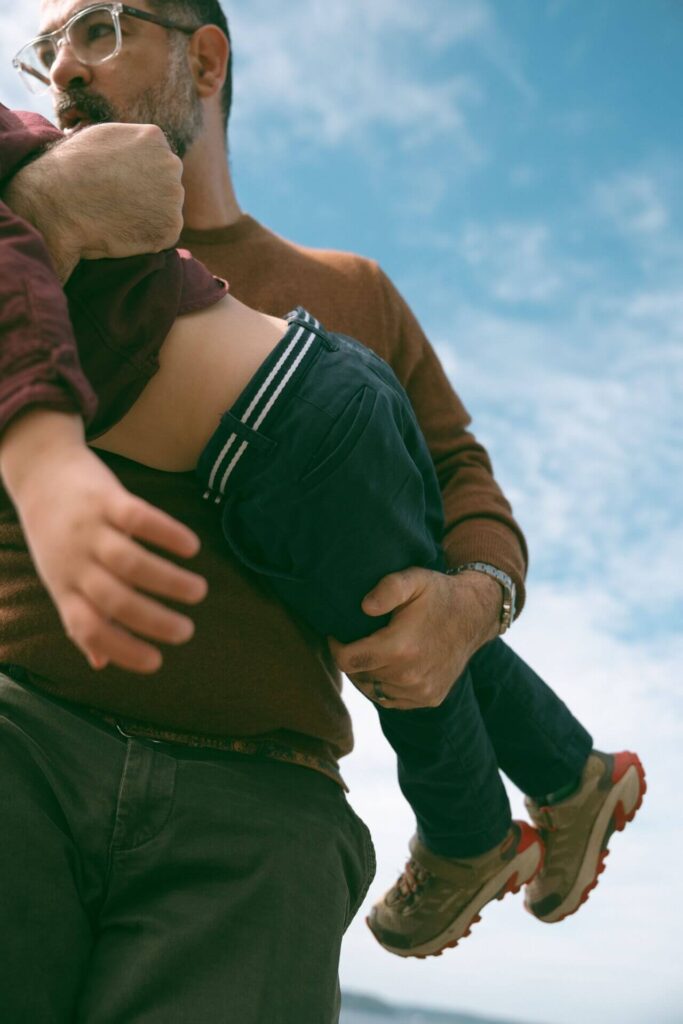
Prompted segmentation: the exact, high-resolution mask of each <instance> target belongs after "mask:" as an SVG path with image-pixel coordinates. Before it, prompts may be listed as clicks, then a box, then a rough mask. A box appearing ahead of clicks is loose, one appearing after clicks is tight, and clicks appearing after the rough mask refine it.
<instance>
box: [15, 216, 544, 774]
mask: <svg viewBox="0 0 683 1024" xmlns="http://www.w3.org/2000/svg"><path fill="white" fill-rule="evenodd" d="M182 241H183V244H184V245H186V246H187V247H188V248H189V249H191V250H192V252H193V254H194V255H195V256H196V257H197V258H198V259H200V260H201V261H202V262H204V263H205V264H206V265H207V266H208V268H209V269H210V270H211V271H212V272H213V273H214V274H216V275H219V276H221V277H224V278H227V279H228V280H229V281H230V288H231V292H232V293H233V294H234V295H235V296H236V297H237V298H239V299H241V300H242V301H244V302H246V303H247V304H249V305H251V306H253V307H254V308H256V309H259V310H262V311H264V312H267V313H271V314H274V315H279V316H283V315H284V314H286V313H287V312H288V311H289V310H290V309H292V308H293V307H295V306H297V305H303V306H305V307H306V308H307V309H309V310H310V311H311V312H312V313H314V315H315V316H316V317H317V318H318V319H319V320H321V322H322V323H323V324H324V325H325V326H326V327H327V328H328V329H330V330H333V331H337V332H342V333H345V334H349V335H351V336H353V337H355V338H358V339H359V340H360V341H362V342H364V343H365V344H366V345H368V346H369V347H371V348H373V349H374V350H375V351H376V352H377V353H378V354H379V355H381V356H382V357H383V358H384V359H386V360H387V362H389V363H390V364H391V366H392V367H393V369H394V371H395V372H396V374H397V376H398V377H399V379H400V380H401V382H402V383H403V385H404V386H405V388H406V390H407V392H408V394H409V396H410V398H411V401H412V403H413V406H414V408H415V411H416V413H417V416H418V419H419V422H420V424H421V426H422V429H423V432H424V434H425V436H426V439H427V442H428V445H429V448H430V451H431V453H432V456H433V458H434V462H435V465H436V469H437V472H438V476H439V480H440V482H441V486H442V492H443V497H444V507H445V518H446V535H445V538H444V547H445V550H446V553H447V557H448V561H449V563H450V564H451V565H459V564H462V563H463V562H469V561H474V560H481V561H486V562H490V563H492V564H493V565H496V566H498V567H499V568H501V569H503V570H505V571H506V572H508V573H509V574H510V575H511V576H512V577H513V578H514V579H515V581H516V583H517V587H518V595H519V607H521V604H522V603H523V597H524V590H523V578H524V571H525V561H526V550H525V546H524V539H523V537H522V534H521V532H520V530H519V527H518V526H517V525H516V523H515V521H514V519H513V518H512V515H511V511H510V507H509V505H508V504H507V502H506V500H505V499H504V497H503V495H502V493H501V492H500V489H499V488H498V486H497V484H496V483H495V481H494V479H493V476H492V472H491V467H490V463H489V460H488V457H487V455H486V452H485V451H484V449H483V448H482V447H481V445H479V444H478V443H477V442H476V440H475V439H474V437H473V436H472V435H471V434H470V433H468V432H467V430H466V427H467V426H468V424H469V417H468V415H467V413H466V411H465V409H464V408H463V406H462V404H461V403H460V401H459V399H458V398H457V396H456V395H455V394H454V392H453V390H452V388H451V386H450V384H449V383H448V381H447V379H446V377H445V374H444V372H443V370H442V368H441V366H440V364H439V362H438V360H437V358H436V356H435V354H434V352H433V350H432V348H431V347H430V345H429V343H428V342H427V340H426V338H425V337H424V334H423V332H422V331H421V329H420V327H419V325H418V323H417V322H416V320H415V318H414V317H413V315H412V313H411V312H410V310H409V309H408V307H407V305H406V304H405V302H404V301H403V299H402V298H401V297H400V295H399V294H398V293H397V291H396V289H395V288H394V287H393V285H392V284H391V282H390V281H389V279H388V278H387V277H386V276H385V275H384V273H383V272H382V271H381V270H380V269H379V267H378V266H377V265H376V264H375V263H373V262H371V261H368V260H364V259H361V258H360V257H358V256H353V255H349V254H345V253H339V252H327V251H325V252H323V251H319V250H312V249H306V248H302V247H300V246H295V245H293V244H291V243H290V242H286V241H285V240H283V239H281V238H279V237H277V236H276V235H274V234H272V233H271V232H269V231H267V230H266V229H265V228H263V227H262V226H261V225H259V224H258V223H257V222H256V221H254V220H253V219H252V218H250V217H248V216H243V217H241V218H240V220H239V221H238V222H237V223H236V224H234V225H232V226H230V227H228V228H223V229H218V230H213V231H187V232H185V234H184V236H183V239H182ZM99 454H100V455H101V457H102V458H103V459H104V461H106V462H107V464H108V465H109V466H110V467H111V468H112V469H113V470H114V472H115V473H116V474H117V476H118V477H119V479H120V480H121V482H122V483H123V484H124V486H125V487H127V488H128V489H129V490H130V491H131V492H133V493H134V494H137V495H139V496H140V497H142V498H144V499H146V500H147V501H149V502H151V503H152V504H153V505H156V506H158V507H160V508H162V509H164V510H165V511H167V512H169V513H170V514H171V515H173V516H175V517H177V518H178V519H181V520H182V521H184V522H185V523H187V524H188V525H189V526H190V527H191V528H192V529H194V530H195V531H196V532H197V533H198V534H199V536H200V537H201V538H202V550H201V552H200V554H199V555H198V556H197V557H196V558H195V559H194V560H193V562H192V564H191V568H192V569H193V570H195V571H197V572H199V573H202V574H203V575H205V576H206V578H207V580H208V583H209V594H208V597H207V598H206V600H205V601H204V602H203V603H202V604H200V605H199V606H197V607H195V608H193V609H192V616H193V618H194V620H195V622H196V633H195V636H194V638H193V639H192V640H191V641H190V643H188V644H185V645H183V646H181V647H169V648H168V649H167V650H166V651H165V654H164V666H163V668H162V670H161V671H160V672H159V673H157V674H156V675H154V676H149V677H148V676H140V675H134V674H132V673H128V672H124V671H122V670H119V669H117V668H113V667H110V668H107V669H105V670H104V671H103V672H99V673H96V672H93V671H92V670H91V669H90V668H89V666H88V665H87V663H86V661H85V660H84V658H83V657H82V656H81V655H80V654H79V653H78V652H77V651H76V649H75V648H74V647H73V646H72V644H71V643H70V642H69V641H68V640H67V639H66V637H65V635H64V631H63V628H62V626H61V624H60V622H59V619H58V616H57V613H56V611H55V609H54V607H53V605H52V603H51V601H50V599H49V597H48V595H47V592H46V591H45V590H44V588H43V587H42V584H41V583H40V581H39V580H38V578H37V576H36V574H35V571H34V569H33V566H32V563H31V560H30V556H29V553H28V551H27V548H26V545H25V542H24V539H23V536H22V533H21V530H20V527H19V525H18V523H17V520H16V516H15V514H14V511H13V509H12V507H11V505H10V503H9V501H8V499H7V496H6V495H5V494H4V492H2V491H1V490H0V624H1V625H0V662H11V663H15V664H19V665H22V666H24V667H25V668H26V669H28V670H29V671H30V673H31V677H30V678H31V679H32V681H33V682H34V684H35V685H38V686H40V687H42V688H43V689H45V690H46V691H48V692H51V693H53V694H55V695H58V696H60V697H62V698H63V699H66V700H68V701H74V702H77V703H78V704H82V705H85V706H87V707H90V708H96V709H100V710H102V711H106V712H110V713H112V714H115V715H116V716H117V718H118V719H119V720H120V721H122V722H123V723H124V725H126V726H127V727H128V728H129V730H130V731H131V732H133V731H135V723H137V725H138V730H137V731H139V732H146V733H147V734H149V735H152V736H158V737H165V738H177V739H181V740H185V741H187V742H191V743H202V744H203V743H207V744H209V745H215V746H222V747H225V748H228V749H236V750H243V751H245V752H250V751H253V752H259V751H260V752H263V753H265V754H266V755H268V756H272V757H278V758H282V759H285V760H295V761H299V762H301V763H305V764H309V765H311V766H312V767H316V768H319V769H321V770H323V771H327V772H329V773H330V774H334V772H335V767H336V761H337V759H338V758H339V757H340V756H342V755H343V754H346V753H348V751H349V750H350V749H351V746H352V734H351V724H350V720H349V717H348V714H347V712H346V709H345V707H344V704H343V702H342V700H341V697H340V681H339V677H338V674H337V673H336V671H335V669H334V667H333V665H332V663H331V661H330V658H329V654H328V652H327V650H326V646H325V645H324V644H323V643H322V642H321V641H320V640H318V638H317V637H315V636H314V635H313V634H312V633H311V631H310V630H308V629H307V628H306V627H305V626H304V625H302V624H301V623H299V622H297V621H295V620H294V619H293V618H292V617H291V616H290V615H289V613H288V612H287V611H286V610H285V609H284V608H283V607H282V606H281V605H280V604H279V603H278V602H277V601H276V600H275V599H274V598H273V597H271V595H270V594H268V593H267V592H266V591H265V590H263V589H262V588H261V587H260V586H259V584H258V582H257V581H255V580H254V579H253V578H252V577H251V576H249V575H248V574H247V573H246V572H245V571H244V570H242V569H241V568H240V566H239V565H237V564H236V563H235V562H234V561H233V560H232V559H231V557H230V555H229V553H228V552H227V548H226V545H225V543H224V541H223V539H222V535H221V532H220V525H219V520H218V518H217V517H216V516H215V512H214V510H213V509H212V507H211V506H210V505H209V504H207V503H206V502H202V501H201V500H199V495H198V492H197V485H196V483H195V479H194V476H193V474H191V473H182V474H173V473H163V472H159V471H156V470H153V469H149V468H147V467H145V466H141V465H139V464H137V463H134V462H130V461H128V460H127V459H123V458H120V457H118V456H113V455H108V454H107V453H104V452H101V453H99ZM55 500H59V496H58V495H55Z"/></svg>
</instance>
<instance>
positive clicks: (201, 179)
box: [183, 133, 242, 231]
mask: <svg viewBox="0 0 683 1024" xmlns="http://www.w3.org/2000/svg"><path fill="white" fill-rule="evenodd" d="M183 186H184V188H185V204H184V206H183V220H184V222H185V227H186V228H190V229H194V230H195V231H204V230H208V229H211V228H224V227H228V226H229V225H230V224H234V223H235V221H236V220H238V219H239V217H240V216H241V214H242V211H241V209H240V207H239V203H238V202H237V197H236V195H235V188H234V185H233V183H232V175H231V173H230V165H229V164H228V154H227V151H226V148H225V146H224V144H223V140H222V138H220V139H219V138H218V137H216V136H213V137H212V136H210V135H209V133H203V134H202V135H201V136H200V137H199V138H198V139H197V141H196V142H195V143H194V144H193V146H192V147H191V148H190V150H189V151H188V153H187V154H186V155H185V159H184V161H183Z"/></svg>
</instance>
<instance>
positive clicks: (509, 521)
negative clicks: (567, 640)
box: [377, 268, 528, 613]
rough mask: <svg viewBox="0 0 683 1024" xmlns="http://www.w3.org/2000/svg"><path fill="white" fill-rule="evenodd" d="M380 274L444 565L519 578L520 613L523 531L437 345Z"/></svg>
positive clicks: (395, 363)
mask: <svg viewBox="0 0 683 1024" xmlns="http://www.w3.org/2000/svg"><path fill="white" fill-rule="evenodd" d="M377 273H378V275H379V284H380V288H381V291H382V293H383V295H384V302H383V307H384V315H385V318H386V324H385V332H386V335H385V336H386V337H387V338H389V339H391V340H390V342H389V343H390V344H391V345H392V346H393V350H392V351H391V352H390V353H389V359H388V361H389V362H390V363H391V365H392V367H393V369H394V371H395V372H396V374H397V376H398V377H399V379H400V380H401V383H402V384H403V386H404V387H405V389H406V391H407V392H408V396H409V397H410V401H411V404H412V406H413V408H414V410H415V413H416V415H417V418H418V421H419V423H420V426H421V428H422V432H423V434H424V436H425V439H426V441H427V445H428V447H429V450H430V452H431V455H432V459H433V461H434V465H435V467H436V472H437V476H438V479H439V484H440V487H441V494H442V498H443V504H444V518H445V533H444V538H443V548H444V551H445V553H446V558H447V561H448V564H449V565H450V566H452V567H454V568H455V567H457V566H459V565H463V564H465V563H467V562H476V561H480V562H488V563H489V564H491V565H495V566H496V567H497V568H499V569H502V570H503V571H504V572H506V573H507V574H508V575H509V576H510V577H511V578H512V579H513V580H514V582H515V584H516V587H517V611H518V613H519V612H520V611H521V609H522V606H523V604H524V598H525V589H524V577H525V574H526V567H527V559H528V555H527V547H526V542H525V539H524V535H523V533H522V531H521V529H520V527H519V525H518V524H517V522H516V521H515V519H514V517H513V515H512V509H511V507H510V504H509V502H508V501H507V499H506V498H505V496H504V494H503V492H502V491H501V489H500V487H499V486H498V484H497V482H496V480H495V478H494V475H493V469H492V466H491V460H490V458H489V456H488V454H487V452H486V450H485V448H484V447H483V446H482V445H481V444H480V443H479V442H478V441H477V439H476V437H475V436H474V434H472V433H471V432H470V430H469V429H468V428H469V426H470V423H471V418H470V416H469V414H468V412H467V410H466V409H465V407H464V405H463V404H462V402H461V401H460V399H459V397H458V396H457V394H456V393H455V391H454V390H453V388H452V387H451V384H450V382H449V380H448V378H447V377H446V374H445V372H444V369H443V367H442V365H441V363H440V361H439V359H438V357H437V355H436V353H435V351H434V349H433V348H432V346H431V345H430V343H429V341H428V340H427V338H426V337H425V334H424V332H423V331H422V328H421V327H420V325H419V323H418V322H417V320H416V318H415V316H414V315H413V313H412V311H411V310H410V308H409V306H408V305H407V303H406V302H405V300H404V299H403V298H402V296H401V295H400V294H399V292H398V291H397V290H396V288H395V287H394V285H393V284H392V282H391V281H390V280H389V278H388V277H387V276H386V274H384V273H383V271H381V270H380V269H379V268H378V269H377Z"/></svg>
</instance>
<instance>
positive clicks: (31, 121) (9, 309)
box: [0, 105, 97, 431]
mask: <svg viewBox="0 0 683 1024" xmlns="http://www.w3.org/2000/svg"><path fill="white" fill-rule="evenodd" d="M59 136H60V133H59V132H58V131H57V129H55V128H54V127H53V126H52V125H50V124H49V122H47V121H45V120H44V119H43V118H40V117H38V115H31V114H28V115H23V114H21V115H20V114H15V113H14V112H12V111H9V110H7V108H6V107H3V106H2V105H0V185H1V184H2V182H3V181H6V180H7V178H8V177H10V176H11V175H12V174H13V173H14V172H15V171H16V170H18V169H19V167H20V166H21V165H22V164H23V163H24V162H25V161H26V160H27V159H29V158H30V157H31V156H33V155H35V153H36V152H40V150H41V149H42V147H43V146H44V145H45V144H46V143H47V142H50V141H53V140H54V139H55V137H56V138H59ZM30 405H42V406H47V407H49V408H52V409H57V410H61V411H65V412H78V413H80V414H81V415H82V416H83V419H84V420H85V422H86V424H87V423H88V422H89V421H90V420H91V419H92V417H93V416H94V414H95V410H96V408H97V399H96V397H95V393H94V392H93V390H92V388H91V386H90V384H89V382H88V381H87V379H86V378H85V376H84V375H83V372H82V370H81V367H80V364H79V361H78V354H77V350H76V342H75V339H74V336H73V331H72V329H71V324H70V322H69V315H68V311H67V305H66V300H65V298H64V294H63V292H62V289H61V286H60V284H59V281H58V279H57V276H56V274H55V273H54V270H53V268H52V263H51V261H50V256H49V254H48V251H47V249H46V247H45V245H44V243H43V240H42V238H41V236H40V235H39V234H38V232H37V231H35V230H34V229H33V228H32V227H31V226H30V225H29V224H28V223H27V222H26V221H24V220H22V219H21V218H20V217H17V216H16V215H15V214H14V213H13V212H12V211H11V210H10V209H9V207H8V206H7V205H6V204H5V203H3V202H1V201H0V431H3V430H4V429H5V427H6V426H7V424H8V423H9V421H10V420H11V419H12V418H13V417H14V416H15V415H16V414H17V413H18V412H20V411H21V410H23V409H25V408H26V407H27V406H30Z"/></svg>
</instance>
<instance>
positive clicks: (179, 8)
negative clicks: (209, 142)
mask: <svg viewBox="0 0 683 1024" xmlns="http://www.w3.org/2000/svg"><path fill="white" fill-rule="evenodd" d="M93 6H94V0H43V5H42V18H41V25H40V31H41V33H46V32H48V33H49V32H54V31H56V30H59V29H61V28H62V27H63V26H64V25H65V24H66V23H67V22H68V21H69V19H70V18H72V17H73V16H74V15H75V14H78V13H79V12H80V11H83V10H85V9H87V8H91V7H93ZM104 6H105V7H109V8H112V9H113V10H112V11H111V15H110V12H109V11H108V10H107V11H104V12H100V14H97V12H95V14H94V15H93V24H92V26H91V27H90V26H89V27H88V33H89V34H90V35H91V36H92V37H93V38H97V35H99V34H104V33H108V34H110V35H111V36H112V37H113V35H114V33H112V32H111V29H110V28H109V29H107V27H106V26H105V25H103V24H101V23H100V22H101V21H102V15H103V16H104V18H105V19H110V17H113V18H114V20H115V21H118V25H119V26H120V41H121V48H120V50H119V52H118V53H116V55H115V56H113V57H111V58H109V59H107V60H104V61H102V62H101V63H88V61H87V60H84V59H83V52H81V51H79V48H78V46H77V45H71V43H70V41H69V39H64V40H62V41H61V44H60V45H59V46H58V47H57V49H56V51H55V52H54V54H53V57H52V64H51V67H50V71H49V76H50V82H51V88H52V94H53V101H54V106H55V113H56V116H57V119H58V121H59V123H60V126H61V127H63V128H65V129H73V128H77V127H79V126H81V125H85V124H94V123H100V122H103V121H126V122H131V123H135V122H138V123H147V122H149V123H153V124H157V125H158V126H159V127H160V128H161V129H162V130H163V131H164V132H165V133H166V136H167V138H168V140H169V143H170V144H171V147H172V148H173V149H174V150H175V152H177V153H178V154H179V155H180V156H184V154H185V152H186V151H187V150H188V149H189V147H190V146H191V145H192V143H193V142H194V141H195V140H196V139H197V138H198V136H199V135H200V133H201V132H202V129H203V127H204V124H205V116H206V115H209V117H210V121H211V124H212V125H214V126H216V125H219V126H220V127H221V128H224V127H225V125H226V124H227V120H228V116H229V113H230V104H231V98H232V75H231V70H232V69H231V63H232V55H231V48H230V41H229V34H228V26H227V23H226V20H225V16H224V15H223V12H222V10H221V8H220V5H219V3H218V2H217V0H131V4H130V6H127V5H121V4H110V5H107V4H105V5H104ZM121 7H122V8H123V9H122V10H119V9H118V8H121ZM135 12H137V14H136V13H135ZM144 14H147V15H150V16H151V17H152V18H153V19H159V20H160V21H162V22H164V24H163V25H161V24H158V22H157V21H150V20H149V19H146V18H144V17H141V16H140V15H144ZM78 24H79V25H80V24H81V23H80V22H79V23H78ZM109 25H111V21H109ZM71 38H73V39H74V40H76V32H74V31H72V32H71ZM78 38H79V39H80V38H82V33H81V35H79V36H78Z"/></svg>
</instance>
